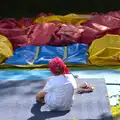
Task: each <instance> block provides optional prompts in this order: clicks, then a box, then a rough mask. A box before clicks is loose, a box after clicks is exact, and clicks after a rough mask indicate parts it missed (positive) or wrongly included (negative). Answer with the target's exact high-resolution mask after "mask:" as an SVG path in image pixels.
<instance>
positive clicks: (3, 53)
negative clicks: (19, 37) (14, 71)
mask: <svg viewBox="0 0 120 120" xmlns="http://www.w3.org/2000/svg"><path fill="white" fill-rule="evenodd" d="M12 55H13V47H12V44H11V43H10V42H9V40H8V39H7V38H6V37H4V36H2V35H0V63H2V62H3V61H4V60H5V59H7V58H9V57H11V56H12Z"/></svg>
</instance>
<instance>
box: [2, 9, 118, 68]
mask: <svg viewBox="0 0 120 120" xmlns="http://www.w3.org/2000/svg"><path fill="white" fill-rule="evenodd" d="M0 43H1V44H0V49H1V52H0V63H1V65H2V66H6V65H7V66H11V65H12V66H18V67H24V66H28V67H35V66H39V67H40V66H43V65H47V63H48V62H49V60H51V59H53V58H54V57H60V58H61V59H63V60H64V62H65V63H66V64H67V65H68V66H73V65H76V66H80V65H97V66H105V65H120V11H114V12H108V13H106V14H97V13H96V14H73V13H71V14H67V15H54V14H43V13H41V14H39V15H38V16H37V17H34V18H21V19H19V20H16V19H15V18H14V19H13V18H9V19H8V18H7V19H2V20H1V21H0Z"/></svg>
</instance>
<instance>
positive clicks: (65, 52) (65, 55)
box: [63, 46, 67, 60]
mask: <svg viewBox="0 0 120 120" xmlns="http://www.w3.org/2000/svg"><path fill="white" fill-rule="evenodd" d="M66 58H67V46H65V47H64V57H63V60H64V59H66Z"/></svg>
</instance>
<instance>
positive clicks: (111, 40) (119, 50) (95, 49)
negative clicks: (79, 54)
mask: <svg viewBox="0 0 120 120" xmlns="http://www.w3.org/2000/svg"><path fill="white" fill-rule="evenodd" d="M89 61H90V63H91V64H93V65H120V36H119V35H110V34H107V35H105V36H104V37H102V38H100V39H96V40H95V41H93V43H92V44H91V46H90V47H89Z"/></svg>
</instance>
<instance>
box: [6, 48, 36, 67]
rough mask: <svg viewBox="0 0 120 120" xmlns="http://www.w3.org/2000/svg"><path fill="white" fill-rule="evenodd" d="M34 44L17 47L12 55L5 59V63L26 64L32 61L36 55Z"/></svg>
mask: <svg viewBox="0 0 120 120" xmlns="http://www.w3.org/2000/svg"><path fill="white" fill-rule="evenodd" d="M36 50H37V47H36V46H26V47H21V48H17V49H16V50H15V51H14V55H13V56H12V57H10V58H9V59H8V60H6V61H5V63H6V64H21V65H28V64H29V63H30V62H32V61H33V59H34V58H35V55H36Z"/></svg>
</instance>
